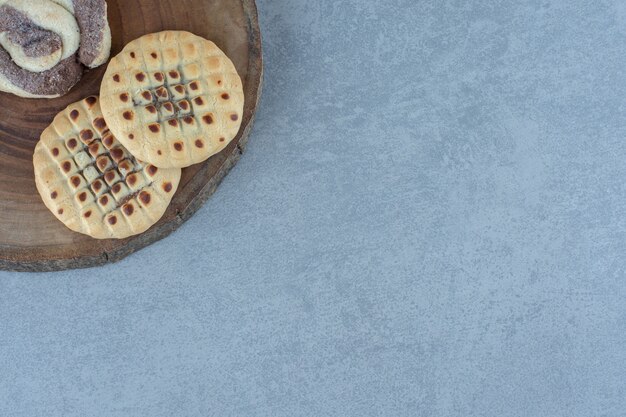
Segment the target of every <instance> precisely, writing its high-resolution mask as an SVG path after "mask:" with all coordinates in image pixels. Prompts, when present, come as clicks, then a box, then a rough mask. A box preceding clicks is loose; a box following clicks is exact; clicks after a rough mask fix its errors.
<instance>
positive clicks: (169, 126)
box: [100, 31, 244, 168]
mask: <svg viewBox="0 0 626 417" xmlns="http://www.w3.org/2000/svg"><path fill="white" fill-rule="evenodd" d="M100 97H101V103H102V112H103V114H104V117H105V119H106V120H107V123H108V125H109V128H110V129H111V131H112V132H113V133H114V134H115V136H116V137H117V138H118V140H119V141H120V142H121V143H122V144H123V145H124V146H125V147H126V148H127V149H128V150H129V151H130V152H131V153H132V154H133V155H135V156H136V157H137V158H139V159H142V160H144V161H147V162H150V163H151V164H153V165H155V166H158V167H163V168H171V167H178V168H181V167H186V166H189V165H192V164H195V163H198V162H202V161H204V160H206V159H208V158H209V157H210V156H211V155H214V154H216V153H217V152H219V151H221V150H222V149H224V147H225V146H226V145H227V144H228V143H229V142H230V141H231V140H232V139H233V138H234V137H235V136H236V135H237V132H238V131H239V127H240V126H241V119H242V115H243V114H242V113H243V105H244V95H243V87H242V83H241V79H240V78H239V75H238V74H237V71H236V69H235V66H234V65H233V63H232V62H231V61H230V59H228V57H227V56H226V55H225V54H224V53H223V52H222V51H221V50H220V49H219V48H218V47H217V46H216V45H215V44H214V43H213V42H211V41H208V40H206V39H203V38H201V37H199V36H196V35H194V34H192V33H189V32H181V31H165V32H160V33H153V34H149V35H145V36H142V37H141V38H139V39H136V40H134V41H132V42H130V43H129V44H128V45H126V47H125V48H124V49H123V50H122V52H121V53H120V54H119V55H117V56H116V57H114V58H113V59H112V60H111V62H110V64H109V67H108V68H107V71H106V73H105V75H104V79H103V81H102V86H101V89H100Z"/></svg>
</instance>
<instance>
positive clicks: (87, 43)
mask: <svg viewBox="0 0 626 417" xmlns="http://www.w3.org/2000/svg"><path fill="white" fill-rule="evenodd" d="M52 1H54V2H55V3H58V4H60V5H61V6H63V7H64V8H65V9H67V10H68V11H69V12H71V13H72V14H73V15H74V16H75V18H76V21H77V22H78V27H79V28H80V49H79V51H78V60H79V61H80V62H81V63H82V64H83V65H86V66H87V67H89V68H95V67H99V66H100V65H102V64H104V63H105V62H106V61H107V60H108V59H109V54H110V53H111V28H110V26H109V21H108V20H107V3H106V1H105V0H52Z"/></svg>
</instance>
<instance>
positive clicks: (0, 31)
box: [0, 0, 111, 98]
mask: <svg viewBox="0 0 626 417" xmlns="http://www.w3.org/2000/svg"><path fill="white" fill-rule="evenodd" d="M110 48H111V33H110V29H109V25H108V22H107V20H106V2H105V1H104V0H54V1H52V0H0V91H5V92H9V93H12V94H15V95H18V96H21V97H28V98H37V97H42V98H53V97H58V96H61V95H63V94H65V93H67V92H68V91H69V90H70V89H71V88H72V87H73V86H74V85H75V84H76V83H77V82H78V81H79V80H80V78H81V76H82V73H83V65H85V66H88V67H96V66H98V65H101V64H103V63H104V62H106V60H107V59H108V57H109V51H110ZM81 64H82V65H81Z"/></svg>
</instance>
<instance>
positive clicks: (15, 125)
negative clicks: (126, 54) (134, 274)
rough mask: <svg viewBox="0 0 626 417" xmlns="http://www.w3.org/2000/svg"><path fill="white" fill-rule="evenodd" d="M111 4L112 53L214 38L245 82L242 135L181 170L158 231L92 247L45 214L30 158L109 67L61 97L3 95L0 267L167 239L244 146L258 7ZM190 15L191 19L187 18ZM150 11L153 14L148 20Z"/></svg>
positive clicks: (112, 252) (84, 256) (141, 0)
mask: <svg viewBox="0 0 626 417" xmlns="http://www.w3.org/2000/svg"><path fill="white" fill-rule="evenodd" d="M108 3H109V22H110V24H111V27H112V31H113V40H114V43H113V53H117V52H119V51H120V50H121V49H122V47H123V46H124V44H126V43H127V42H129V41H131V40H133V39H135V38H137V37H139V36H141V35H143V34H145V33H149V32H158V31H161V30H164V29H174V28H175V29H180V30H189V31H191V32H194V33H196V34H198V35H200V36H202V37H205V38H207V39H211V40H213V41H214V42H215V43H216V44H217V45H218V46H219V47H220V48H221V49H222V50H224V51H225V52H226V54H227V55H228V56H229V57H230V58H231V59H232V60H233V62H234V63H235V66H236V67H237V71H238V72H239V73H240V75H241V78H242V80H243V83H244V91H245V95H246V103H245V107H244V112H243V116H242V117H243V121H242V129H241V131H240V133H239V135H238V136H237V138H235V140H233V141H232V142H231V143H230V144H229V145H228V146H227V147H226V149H224V151H222V152H221V153H220V154H218V155H215V156H214V157H212V158H211V159H209V160H208V161H206V162H204V163H202V164H199V165H197V166H193V167H190V168H187V169H185V170H184V172H183V177H182V179H181V184H180V186H179V191H178V192H177V194H176V197H175V198H174V199H173V201H172V204H171V206H170V208H169V209H168V211H167V212H166V213H165V215H164V217H163V218H162V220H161V221H160V222H159V223H158V224H157V225H156V226H155V227H153V228H152V229H151V230H149V231H148V232H146V233H144V234H142V235H139V236H136V237H132V238H129V239H124V240H120V241H116V240H104V241H95V240H93V239H91V238H89V237H87V236H82V235H80V234H77V233H73V232H71V231H69V230H66V229H65V226H63V225H62V224H61V223H60V222H58V220H56V219H55V217H54V215H52V214H51V213H49V212H48V210H47V209H46V208H45V206H44V204H43V203H42V202H41V199H40V197H39V194H38V193H37V191H36V189H35V184H34V179H33V172H32V165H31V163H30V160H31V158H32V152H33V148H34V146H35V144H36V142H37V138H38V137H39V135H40V134H41V132H42V131H43V129H44V128H45V127H46V126H47V125H48V124H49V123H50V122H51V120H52V119H53V117H54V115H55V114H56V113H58V112H59V111H60V110H62V109H63V108H65V107H66V106H67V105H68V104H70V103H72V102H75V101H78V100H80V99H81V98H83V97H85V96H88V95H90V94H96V93H97V92H98V90H99V83H100V79H101V76H102V74H103V73H104V67H101V68H99V69H97V70H94V71H91V72H89V73H87V74H86V75H85V77H84V78H83V80H82V81H81V82H80V83H79V84H78V85H77V87H75V88H74V89H73V90H72V91H71V92H70V93H69V94H68V95H67V96H65V97H63V98H60V99H54V100H47V101H46V100H27V99H19V98H16V97H14V96H11V95H8V94H0V108H2V109H3V110H2V115H1V116H0V212H1V213H3V216H0V269H11V270H22V271H45V270H59V269H68V268H79V267H89V266H95V265H100V264H103V263H106V262H112V261H117V260H119V259H121V258H123V257H125V256H127V255H128V254H130V253H132V252H135V251H137V250H138V249H141V248H142V247H144V246H146V245H148V244H150V243H152V242H154V241H156V240H159V239H161V238H163V237H165V236H167V235H168V234H169V233H171V232H172V231H173V230H175V229H176V228H177V227H179V226H180V225H181V224H182V222H184V221H185V220H187V219H188V218H189V217H190V216H191V215H192V214H193V213H194V212H195V211H196V210H197V209H198V208H199V207H200V206H201V205H202V203H203V202H204V201H205V200H206V199H207V198H208V197H209V195H211V194H212V192H213V191H214V190H215V188H216V187H217V185H218V183H219V182H220V180H221V179H222V178H223V177H224V175H225V174H226V173H227V172H228V170H229V169H230V168H231V167H232V166H233V165H234V164H235V163H236V161H237V160H238V158H239V157H240V154H241V152H242V151H243V149H244V147H245V144H246V142H247V137H248V134H249V133H250V129H251V127H252V123H253V121H254V113H255V110H256V107H257V103H258V99H259V95H260V90H261V80H262V71H263V70H262V54H261V39H260V32H259V27H258V22H257V15H256V6H255V4H254V1H253V0H237V1H234V0H212V1H207V0H176V1H173V0H163V1H161V2H156V3H155V2H153V1H152V0H125V1H123V2H122V1H121V0H108ZM155 4H156V6H155ZM191 9H193V10H194V13H193V15H189V14H188V13H186V12H185V10H191ZM146 10H151V13H150V14H149V15H147V14H143V12H144V11H146ZM242 45H247V46H248V47H247V48H245V47H242ZM77 139H78V138H77ZM103 142H104V141H103ZM194 146H195V145H194ZM139 200H140V201H141V202H142V204H151V203H152V201H151V198H150V196H149V195H146V194H142V195H140V196H139Z"/></svg>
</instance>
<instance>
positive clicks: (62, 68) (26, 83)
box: [0, 48, 83, 96]
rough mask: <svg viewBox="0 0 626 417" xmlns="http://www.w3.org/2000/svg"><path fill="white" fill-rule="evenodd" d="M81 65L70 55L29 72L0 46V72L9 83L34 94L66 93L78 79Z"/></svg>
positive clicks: (81, 71)
mask: <svg viewBox="0 0 626 417" xmlns="http://www.w3.org/2000/svg"><path fill="white" fill-rule="evenodd" d="M82 73H83V67H82V66H81V65H80V63H78V62H77V61H76V56H75V55H72V56H70V57H69V58H67V59H64V60H63V61H61V62H59V63H58V64H57V65H56V66H54V68H52V69H49V70H48V71H44V72H30V71H28V70H25V69H23V68H21V67H19V66H18V65H17V64H16V63H15V62H13V61H12V60H11V56H10V55H9V53H8V52H7V51H5V50H4V49H2V48H0V74H2V75H4V76H5V77H6V78H8V79H9V81H10V82H11V83H13V84H14V85H16V86H18V87H19V88H21V89H22V90H24V91H27V92H29V93H31V94H34V95H42V96H52V95H57V94H59V95H62V94H65V93H67V92H68V91H69V90H70V88H72V87H73V86H74V84H76V83H77V82H78V80H80V77H81V75H82Z"/></svg>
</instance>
